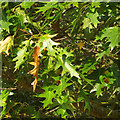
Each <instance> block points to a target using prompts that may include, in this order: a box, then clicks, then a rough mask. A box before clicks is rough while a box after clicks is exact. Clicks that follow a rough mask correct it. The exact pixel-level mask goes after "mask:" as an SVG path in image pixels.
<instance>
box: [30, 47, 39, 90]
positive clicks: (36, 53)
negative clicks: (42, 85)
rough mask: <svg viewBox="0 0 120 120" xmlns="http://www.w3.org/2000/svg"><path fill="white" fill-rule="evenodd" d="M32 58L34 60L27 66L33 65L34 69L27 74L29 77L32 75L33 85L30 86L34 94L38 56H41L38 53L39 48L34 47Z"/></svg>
mask: <svg viewBox="0 0 120 120" xmlns="http://www.w3.org/2000/svg"><path fill="white" fill-rule="evenodd" d="M32 56H33V58H34V62H30V63H29V64H31V65H34V66H35V67H34V69H33V70H31V71H29V73H30V74H31V75H33V77H35V80H34V81H33V83H32V84H31V85H33V92H35V89H36V85H37V79H38V70H39V56H41V53H40V47H39V46H36V47H35V48H34V53H33V55H32Z"/></svg>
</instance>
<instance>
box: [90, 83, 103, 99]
mask: <svg viewBox="0 0 120 120" xmlns="http://www.w3.org/2000/svg"><path fill="white" fill-rule="evenodd" d="M102 87H103V85H102V84H99V83H96V84H95V86H94V88H93V89H92V90H91V91H90V93H92V92H94V91H96V95H97V98H98V97H99V96H102V90H101V88H102Z"/></svg>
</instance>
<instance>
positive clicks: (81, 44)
mask: <svg viewBox="0 0 120 120" xmlns="http://www.w3.org/2000/svg"><path fill="white" fill-rule="evenodd" d="M77 45H78V46H79V48H80V50H81V49H82V47H83V46H84V44H83V43H82V42H79V43H77Z"/></svg>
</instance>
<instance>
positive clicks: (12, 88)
mask: <svg viewBox="0 0 120 120" xmlns="http://www.w3.org/2000/svg"><path fill="white" fill-rule="evenodd" d="M16 89H17V88H0V90H16Z"/></svg>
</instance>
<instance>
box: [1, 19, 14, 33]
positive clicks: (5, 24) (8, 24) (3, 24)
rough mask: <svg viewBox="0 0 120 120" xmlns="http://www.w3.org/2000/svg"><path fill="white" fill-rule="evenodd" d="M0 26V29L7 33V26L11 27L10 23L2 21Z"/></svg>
mask: <svg viewBox="0 0 120 120" xmlns="http://www.w3.org/2000/svg"><path fill="white" fill-rule="evenodd" d="M0 24H1V29H2V30H3V29H4V30H6V31H7V32H8V33H9V32H10V31H9V26H10V25H13V24H12V23H10V22H8V21H3V20H1V21H0Z"/></svg>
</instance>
